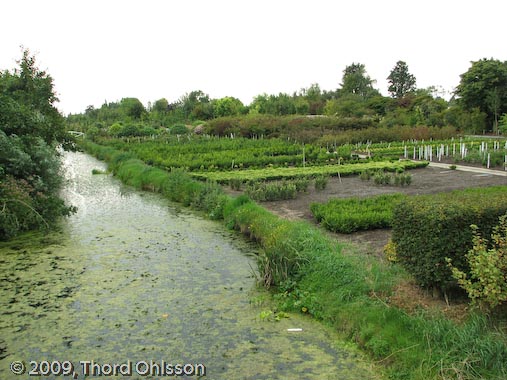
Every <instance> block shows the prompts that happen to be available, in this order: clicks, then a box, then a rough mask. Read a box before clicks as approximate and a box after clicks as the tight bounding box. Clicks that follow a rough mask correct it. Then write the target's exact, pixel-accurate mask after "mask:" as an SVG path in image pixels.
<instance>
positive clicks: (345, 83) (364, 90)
mask: <svg viewBox="0 0 507 380" xmlns="http://www.w3.org/2000/svg"><path fill="white" fill-rule="evenodd" d="M373 83H375V81H374V80H372V79H371V78H370V77H369V76H368V75H367V74H366V69H365V66H364V65H363V64H361V63H352V64H351V65H349V66H347V67H346V68H345V70H343V79H342V84H341V86H342V88H341V92H342V93H349V94H354V95H359V96H361V97H362V98H367V97H370V96H374V95H378V94H379V92H378V91H377V90H375V89H374V88H373Z"/></svg>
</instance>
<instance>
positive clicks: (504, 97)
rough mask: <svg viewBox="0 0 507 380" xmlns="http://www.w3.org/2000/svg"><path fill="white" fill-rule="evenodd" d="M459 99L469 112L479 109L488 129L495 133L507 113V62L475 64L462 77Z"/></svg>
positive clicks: (483, 60)
mask: <svg viewBox="0 0 507 380" xmlns="http://www.w3.org/2000/svg"><path fill="white" fill-rule="evenodd" d="M456 95H457V96H458V97H459V98H458V101H459V104H461V106H462V107H463V108H464V109H465V110H466V111H469V112H471V111H472V110H473V109H474V108H478V109H479V110H480V111H481V112H483V113H485V114H486V115H487V116H486V124H487V129H488V130H489V131H492V130H495V129H496V128H497V124H496V122H497V121H498V117H499V115H502V114H504V113H506V112H507V62H501V61H499V60H496V59H485V58H484V59H481V60H479V61H475V62H472V66H471V67H470V68H469V69H468V71H467V72H466V73H464V74H462V75H461V81H460V84H459V85H458V87H457V89H456Z"/></svg>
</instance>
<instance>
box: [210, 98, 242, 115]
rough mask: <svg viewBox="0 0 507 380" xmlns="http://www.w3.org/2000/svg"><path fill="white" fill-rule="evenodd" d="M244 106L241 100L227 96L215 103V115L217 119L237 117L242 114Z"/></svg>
mask: <svg viewBox="0 0 507 380" xmlns="http://www.w3.org/2000/svg"><path fill="white" fill-rule="evenodd" d="M243 109H244V105H243V103H242V102H241V100H239V99H236V98H233V97H231V96H226V97H225V98H221V99H217V100H215V101H214V102H213V115H214V116H215V117H224V116H236V115H239V114H240V113H242V111H243Z"/></svg>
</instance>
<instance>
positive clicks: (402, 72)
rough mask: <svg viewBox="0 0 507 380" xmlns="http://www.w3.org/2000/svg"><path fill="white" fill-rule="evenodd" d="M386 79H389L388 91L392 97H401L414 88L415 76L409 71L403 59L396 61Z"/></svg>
mask: <svg viewBox="0 0 507 380" xmlns="http://www.w3.org/2000/svg"><path fill="white" fill-rule="evenodd" d="M387 80H388V81H389V88H388V91H389V92H390V93H391V96H392V97H393V98H403V97H404V96H405V95H406V94H407V93H409V92H413V91H415V89H416V86H415V76H413V75H412V74H410V73H409V71H408V65H407V64H406V63H405V62H403V61H398V62H396V66H394V68H393V69H392V70H391V73H390V74H389V76H388V77H387Z"/></svg>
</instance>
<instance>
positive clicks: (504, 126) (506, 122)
mask: <svg viewBox="0 0 507 380" xmlns="http://www.w3.org/2000/svg"><path fill="white" fill-rule="evenodd" d="M498 130H499V131H500V133H501V134H502V135H507V113H504V114H503V115H502V117H501V118H500V123H499V124H498Z"/></svg>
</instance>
